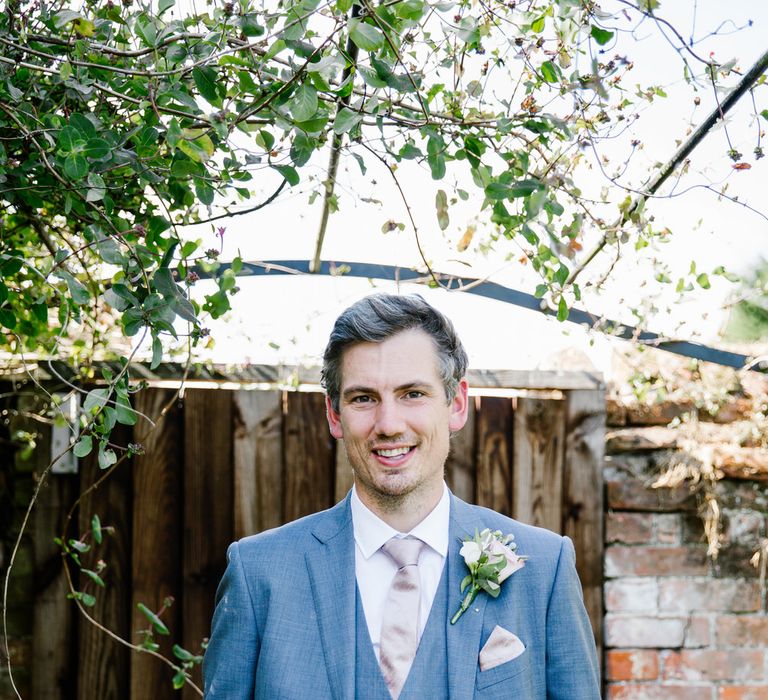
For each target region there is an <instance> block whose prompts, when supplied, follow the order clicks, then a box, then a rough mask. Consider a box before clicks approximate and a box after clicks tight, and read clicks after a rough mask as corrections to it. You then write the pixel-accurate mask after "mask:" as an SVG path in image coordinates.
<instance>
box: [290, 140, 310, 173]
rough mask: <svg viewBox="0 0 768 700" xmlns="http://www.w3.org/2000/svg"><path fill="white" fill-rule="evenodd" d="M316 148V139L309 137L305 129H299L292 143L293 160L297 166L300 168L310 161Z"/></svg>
mask: <svg viewBox="0 0 768 700" xmlns="http://www.w3.org/2000/svg"><path fill="white" fill-rule="evenodd" d="M314 150H315V141H314V139H311V138H309V136H307V135H306V134H305V133H304V132H303V131H297V132H296V133H295V134H294V137H293V143H292V144H291V160H292V161H293V164H294V165H295V166H296V167H297V168H300V167H301V166H302V165H305V164H306V163H307V162H308V161H309V159H310V158H311V157H312V153H313V152H314Z"/></svg>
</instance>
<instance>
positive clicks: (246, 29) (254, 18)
mask: <svg viewBox="0 0 768 700" xmlns="http://www.w3.org/2000/svg"><path fill="white" fill-rule="evenodd" d="M240 30H241V31H242V32H243V34H245V36H261V35H262V34H263V33H264V31H265V29H264V27H263V26H262V25H261V24H260V23H259V16H258V15H257V14H256V13H255V12H248V13H246V14H244V15H242V16H241V17H240Z"/></svg>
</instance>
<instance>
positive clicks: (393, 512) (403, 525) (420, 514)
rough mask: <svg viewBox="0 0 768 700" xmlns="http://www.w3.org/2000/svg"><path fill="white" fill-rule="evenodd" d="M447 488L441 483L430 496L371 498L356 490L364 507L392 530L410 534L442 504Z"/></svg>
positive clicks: (411, 494)
mask: <svg viewBox="0 0 768 700" xmlns="http://www.w3.org/2000/svg"><path fill="white" fill-rule="evenodd" d="M444 488H445V486H444V485H443V482H440V486H439V488H436V489H433V490H432V491H430V492H429V493H428V494H424V493H410V494H408V495H407V496H405V497H401V496H398V497H396V498H395V497H390V498H388V497H386V496H378V497H371V495H370V494H368V493H366V492H364V491H363V490H362V489H359V488H358V489H356V490H357V495H358V498H359V499H360V501H361V502H362V503H363V505H364V506H365V507H366V508H368V510H370V511H371V512H372V513H373V514H374V515H376V516H377V517H379V518H381V519H382V520H383V521H384V522H385V523H387V525H389V526H390V527H391V528H393V529H395V530H397V531H398V532H410V531H411V530H413V528H415V527H416V526H417V525H418V524H419V523H420V522H421V521H422V520H424V518H426V517H427V516H428V515H429V514H430V513H431V512H432V511H433V510H434V509H435V506H437V504H438V503H439V502H440V499H441V498H442V496H443V489H444Z"/></svg>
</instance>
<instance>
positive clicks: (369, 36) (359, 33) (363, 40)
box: [349, 18, 384, 51]
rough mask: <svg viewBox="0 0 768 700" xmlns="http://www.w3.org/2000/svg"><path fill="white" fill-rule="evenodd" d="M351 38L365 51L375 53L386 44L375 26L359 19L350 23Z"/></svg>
mask: <svg viewBox="0 0 768 700" xmlns="http://www.w3.org/2000/svg"><path fill="white" fill-rule="evenodd" d="M349 38H350V39H352V41H353V42H354V43H355V45H356V46H357V47H358V48H361V49H362V50H363V51H375V50H376V49H378V48H379V47H380V46H382V45H383V44H384V35H383V34H382V33H381V32H380V31H379V30H378V29H377V28H376V27H374V26H373V25H371V24H367V23H366V22H363V21H362V20H360V19H358V18H354V19H352V20H350V22H349Z"/></svg>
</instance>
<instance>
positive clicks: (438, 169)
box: [427, 136, 445, 180]
mask: <svg viewBox="0 0 768 700" xmlns="http://www.w3.org/2000/svg"><path fill="white" fill-rule="evenodd" d="M443 149H444V144H443V140H442V138H440V137H436V136H430V137H429V140H428V141H427V163H428V164H429V169H430V170H431V171H432V179H433V180H441V179H442V178H443V177H444V176H445V155H444V154H443Z"/></svg>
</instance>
